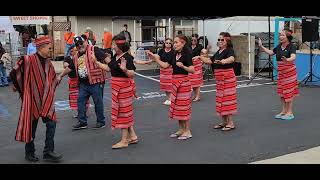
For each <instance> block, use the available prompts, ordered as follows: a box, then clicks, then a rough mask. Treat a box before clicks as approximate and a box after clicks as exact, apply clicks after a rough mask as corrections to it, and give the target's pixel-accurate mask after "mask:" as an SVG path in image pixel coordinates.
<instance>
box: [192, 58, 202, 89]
mask: <svg viewBox="0 0 320 180" xmlns="http://www.w3.org/2000/svg"><path fill="white" fill-rule="evenodd" d="M192 62H193V66H194V70H195V73H189V78H190V82H191V87H192V88H196V87H201V86H202V85H203V73H202V61H201V59H200V58H199V59H195V60H193V61H192Z"/></svg>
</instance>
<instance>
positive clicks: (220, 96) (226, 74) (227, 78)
mask: <svg viewBox="0 0 320 180" xmlns="http://www.w3.org/2000/svg"><path fill="white" fill-rule="evenodd" d="M218 46H219V50H218V51H217V52H216V53H215V54H214V56H213V57H211V58H206V57H204V56H198V57H195V58H199V57H200V58H201V60H202V61H203V62H204V63H206V64H211V65H212V69H214V75H215V78H216V84H217V86H216V87H217V92H216V111H217V115H218V116H220V117H222V119H223V122H222V123H221V124H219V125H216V126H214V128H215V129H222V130H223V131H230V130H233V129H234V128H235V125H234V122H233V115H234V114H235V113H236V112H237V90H236V86H237V79H236V76H235V74H234V70H233V62H234V60H235V55H234V51H233V45H232V42H231V35H230V34H229V33H227V32H222V33H220V36H219V39H218Z"/></svg>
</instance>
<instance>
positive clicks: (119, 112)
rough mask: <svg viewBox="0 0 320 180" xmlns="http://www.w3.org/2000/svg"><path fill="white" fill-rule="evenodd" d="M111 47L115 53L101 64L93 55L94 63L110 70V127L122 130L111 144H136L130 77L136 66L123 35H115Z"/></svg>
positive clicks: (115, 146) (122, 145) (114, 147)
mask: <svg viewBox="0 0 320 180" xmlns="http://www.w3.org/2000/svg"><path fill="white" fill-rule="evenodd" d="M112 48H113V49H114V50H115V52H116V54H115V55H113V56H112V57H111V55H109V56H108V57H107V58H106V59H105V63H106V64H107V65H106V64H103V63H101V62H99V61H97V59H96V58H95V57H94V54H92V56H93V61H94V63H95V64H96V65H97V66H98V67H99V68H101V69H103V70H105V71H111V76H112V77H111V90H112V112H111V120H112V129H115V128H119V129H121V130H122V138H121V141H120V142H118V143H116V144H114V145H113V146H112V148H113V149H120V148H125V147H128V145H129V144H136V143H137V142H138V137H137V135H136V133H135V131H134V128H133V124H134V118H133V106H132V100H133V99H132V96H133V89H134V86H133V83H132V78H133V76H134V74H135V73H134V71H135V70H136V67H135V65H134V63H133V57H132V56H131V55H130V54H129V53H128V50H129V49H130V45H129V43H128V42H127V41H126V38H125V37H124V36H123V35H116V36H115V37H114V38H113V45H112Z"/></svg>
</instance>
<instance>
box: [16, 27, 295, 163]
mask: <svg viewBox="0 0 320 180" xmlns="http://www.w3.org/2000/svg"><path fill="white" fill-rule="evenodd" d="M291 40H292V32H291V31H282V32H281V35H280V44H279V45H278V46H277V47H276V48H275V49H274V50H273V51H270V50H268V49H266V48H265V47H263V46H262V44H261V42H259V45H260V47H261V49H262V50H263V51H265V52H267V53H269V54H270V55H273V54H275V55H277V61H278V64H279V66H278V68H279V69H278V71H279V79H278V89H277V92H278V94H279V95H280V97H281V102H282V103H283V109H282V111H281V113H280V114H278V115H277V116H276V118H281V119H292V118H293V117H294V116H293V113H292V101H293V99H294V97H295V96H297V95H298V94H299V91H298V89H297V79H296V68H295V65H294V60H295V48H294V46H293V45H292V44H291V43H290V41H291ZM75 42H76V47H77V50H78V53H76V54H75V55H74V56H73V57H74V59H76V60H77V61H75V60H74V66H75V67H74V70H75V71H76V72H77V78H79V83H80V86H79V96H78V100H77V105H78V108H79V109H78V111H79V113H78V116H79V117H78V120H79V123H78V124H77V125H76V126H75V127H74V128H75V129H77V128H78V129H81V128H85V127H86V125H87V124H86V115H85V112H86V103H87V100H88V98H89V97H90V96H91V95H93V94H95V92H96V91H97V90H101V89H102V88H103V87H102V85H101V84H102V83H103V82H104V81H105V79H106V78H105V77H104V75H103V74H104V73H105V71H111V76H112V78H111V89H112V105H111V106H112V112H111V119H112V129H116V128H118V129H121V131H122V137H121V140H120V141H119V142H118V143H116V144H114V145H113V146H112V148H114V149H118V148H125V147H128V146H129V145H130V144H135V143H137V142H138V136H137V134H136V133H135V130H134V115H133V107H132V101H133V94H134V93H133V91H134V87H135V85H134V83H133V82H134V81H133V80H132V79H133V76H134V74H135V73H134V71H135V69H136V68H135V65H134V58H133V57H132V56H131V55H130V54H129V53H128V50H129V48H130V45H129V44H128V42H126V40H125V37H124V36H121V35H117V36H115V37H114V38H113V45H112V46H113V47H112V48H113V49H114V51H115V54H114V55H108V53H107V54H106V53H101V52H99V51H98V50H97V49H96V48H95V47H93V46H92V45H89V44H88V43H87V41H86V39H85V37H77V38H76V39H75ZM166 42H168V44H169V43H170V42H171V41H170V40H167V41H166ZM171 43H172V42H171ZM51 44H52V43H51V41H50V40H49V38H48V37H41V38H38V39H37V40H36V45H37V53H36V54H34V55H30V56H28V55H27V56H24V57H22V58H20V60H19V61H18V62H17V63H16V65H15V67H14V70H13V71H12V72H11V73H10V77H11V79H12V80H13V82H14V87H13V89H14V91H18V92H19V93H20V96H21V98H22V108H21V112H20V117H19V122H18V127H17V131H16V137H15V139H16V140H17V141H23V142H26V147H25V150H26V159H28V160H30V161H37V160H38V157H37V156H36V155H35V153H34V152H35V147H34V138H35V132H36V127H37V122H38V119H39V118H40V117H41V118H42V119H43V122H44V123H46V127H47V131H46V141H45V142H46V143H45V149H44V158H45V159H49V160H54V161H55V160H60V159H61V158H62V155H60V154H58V153H56V152H55V151H54V140H53V139H54V134H55V127H56V122H57V118H56V113H55V110H54V104H53V102H54V101H53V99H54V94H55V89H56V86H57V85H58V84H59V83H60V81H61V76H58V77H57V76H56V74H55V72H54V68H53V66H52V64H51V61H50V60H49V59H50V58H51V56H50V55H51V53H52V45H51ZM186 44H187V38H186V36H183V35H179V36H177V37H176V38H175V39H174V42H173V47H174V50H173V51H172V54H171V55H170V56H169V55H168V58H167V59H166V58H163V57H164V55H163V54H161V53H159V55H157V54H153V53H151V52H148V55H149V57H150V59H152V60H154V61H155V62H157V63H158V64H159V65H160V66H161V68H163V69H167V68H170V67H171V68H172V81H171V94H170V102H171V104H170V108H169V118H170V119H173V120H177V121H178V122H179V128H178V131H177V132H175V133H173V134H171V135H170V137H172V138H177V139H179V140H186V139H189V138H191V137H192V134H191V128H190V119H191V99H192V98H191V81H190V76H189V74H190V73H195V68H194V64H193V60H195V59H200V60H201V61H202V62H204V63H208V64H212V65H213V69H214V73H215V77H216V84H217V92H216V97H217V98H216V111H217V114H218V115H219V116H220V117H222V120H223V122H222V123H221V124H218V125H216V126H214V128H217V129H222V130H224V131H229V130H232V129H234V128H235V125H234V123H233V118H232V116H233V115H234V114H235V113H236V112H237V92H236V77H235V74H234V71H233V68H232V63H233V62H234V61H235V54H234V51H233V47H232V42H231V36H230V34H229V33H225V32H223V33H220V36H219V39H218V47H219V50H218V51H217V52H216V53H215V55H214V56H213V57H211V58H207V57H205V56H196V57H193V58H192V53H191V51H190V48H189V47H187V45H186ZM165 53H168V52H166V51H165ZM170 57H171V58H170ZM80 62H81V63H80ZM83 67H86V68H83ZM71 69H72V65H71ZM84 69H85V70H84ZM81 76H83V77H87V81H86V82H85V83H87V84H85V83H83V82H82V81H83V80H81ZM167 84H168V83H167ZM103 85H104V84H103ZM96 86H97V87H98V88H96ZM81 89H84V90H85V91H86V92H85V93H87V94H82V93H83V91H81ZM102 92H103V91H99V93H101V94H100V95H93V100H94V103H95V111H96V114H98V113H97V112H98V111H99V110H100V109H101V107H97V105H98V106H101V104H99V101H100V100H99V99H97V98H100V97H101V98H102V96H103V94H102ZM102 103H103V102H102ZM80 108H81V110H80ZM102 109H103V105H102ZM80 111H82V112H80ZM102 115H103V114H102ZM100 118H101V117H100ZM97 119H98V123H97V127H96V128H101V127H102V126H104V125H105V123H104V121H100V122H99V115H98V116H97ZM102 119H103V120H104V117H103V116H102ZM83 120H85V121H83ZM100 120H101V119H100ZM99 123H101V124H99Z"/></svg>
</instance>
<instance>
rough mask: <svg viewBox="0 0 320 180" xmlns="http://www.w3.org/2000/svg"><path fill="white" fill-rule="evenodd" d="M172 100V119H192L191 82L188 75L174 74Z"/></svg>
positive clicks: (170, 110) (170, 114) (170, 116)
mask: <svg viewBox="0 0 320 180" xmlns="http://www.w3.org/2000/svg"><path fill="white" fill-rule="evenodd" d="M170 100H171V105H170V108H169V118H170V119H172V120H179V121H188V120H190V119H191V83H190V80H189V77H188V75H181V74H179V75H172V91H171V97H170Z"/></svg>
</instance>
